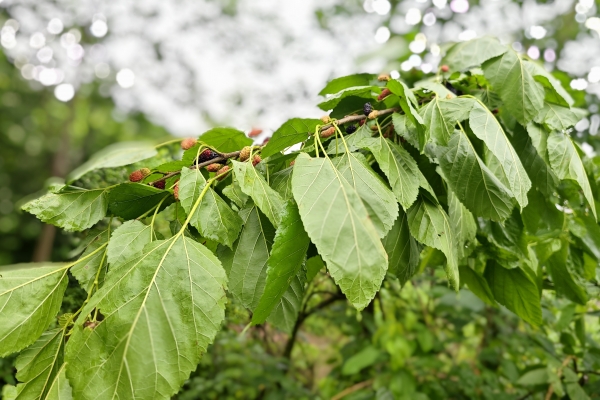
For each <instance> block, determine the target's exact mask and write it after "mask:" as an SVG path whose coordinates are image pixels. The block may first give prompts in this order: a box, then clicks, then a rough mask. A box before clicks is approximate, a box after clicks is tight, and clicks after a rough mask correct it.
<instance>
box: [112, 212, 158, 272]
mask: <svg viewBox="0 0 600 400" xmlns="http://www.w3.org/2000/svg"><path fill="white" fill-rule="evenodd" d="M151 241H152V228H151V227H150V226H149V225H144V224H143V223H141V222H140V221H136V220H133V221H127V222H125V223H124V224H123V225H121V226H119V227H118V228H117V229H115V231H114V232H113V233H112V235H111V237H110V241H109V242H108V249H107V258H108V262H109V263H110V264H111V266H115V265H119V264H123V263H124V262H126V261H127V260H130V259H132V258H134V257H137V256H138V255H139V254H140V253H141V252H142V250H143V249H144V246H146V245H147V244H148V243H150V242H151Z"/></svg>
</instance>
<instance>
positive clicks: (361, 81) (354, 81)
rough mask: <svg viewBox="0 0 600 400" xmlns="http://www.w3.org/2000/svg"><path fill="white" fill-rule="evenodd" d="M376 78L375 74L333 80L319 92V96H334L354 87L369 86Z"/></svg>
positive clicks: (355, 75)
mask: <svg viewBox="0 0 600 400" xmlns="http://www.w3.org/2000/svg"><path fill="white" fill-rule="evenodd" d="M375 77H376V75H374V74H354V75H348V76H342V77H339V78H335V79H332V80H331V81H329V82H327V85H326V86H325V87H324V88H323V89H322V90H321V91H320V92H319V96H325V95H326V94H334V93H337V92H339V91H341V90H344V89H348V88H350V87H354V86H367V85H369V84H370V83H371V81H372V80H373V79H375Z"/></svg>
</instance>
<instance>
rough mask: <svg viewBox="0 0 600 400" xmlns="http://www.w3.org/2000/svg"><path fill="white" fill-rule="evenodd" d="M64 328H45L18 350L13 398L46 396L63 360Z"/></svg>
mask: <svg viewBox="0 0 600 400" xmlns="http://www.w3.org/2000/svg"><path fill="white" fill-rule="evenodd" d="M64 336H65V331H64V330H63V329H53V330H49V331H46V332H44V333H43V334H42V336H41V337H40V338H39V339H38V340H37V341H36V342H35V343H34V344H33V345H31V346H29V347H28V348H27V349H25V350H24V351H22V352H21V354H20V355H19V357H18V358H17V360H16V362H15V368H16V369H17V379H18V380H19V381H20V382H23V383H19V384H18V385H17V388H16V393H17V395H16V396H15V399H48V398H49V397H50V394H49V391H50V390H51V387H52V386H53V384H54V382H55V381H56V380H57V379H58V374H59V372H60V368H61V364H62V362H63V348H64V346H63V340H64Z"/></svg>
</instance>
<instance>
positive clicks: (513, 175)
mask: <svg viewBox="0 0 600 400" xmlns="http://www.w3.org/2000/svg"><path fill="white" fill-rule="evenodd" d="M469 126H470V127H471V129H472V130H473V133H474V134H475V136H477V137H478V138H479V139H481V140H483V142H484V143H485V144H486V146H487V148H488V149H489V150H490V151H491V152H492V154H493V155H494V156H496V158H497V159H498V161H499V162H500V165H501V166H502V170H503V171H504V175H505V176H506V179H507V180H508V183H509V188H510V190H511V191H512V194H513V195H514V197H515V198H516V199H517V202H518V203H519V205H520V206H521V209H523V208H525V207H526V206H527V192H528V191H529V189H531V181H530V180H529V177H528V176H527V173H526V172H525V168H523V164H521V160H520V159H519V156H518V155H517V152H516V151H515V149H514V148H513V147H512V145H511V144H510V142H509V140H508V137H507V136H506V134H505V133H504V130H502V126H500V123H499V122H498V120H496V118H495V117H494V114H492V113H491V112H490V110H488V109H487V108H486V107H485V106H484V105H483V104H481V103H479V102H476V103H475V104H474V105H473V108H472V109H471V113H470V114H469Z"/></svg>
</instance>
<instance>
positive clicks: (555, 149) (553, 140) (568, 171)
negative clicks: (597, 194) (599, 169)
mask: <svg viewBox="0 0 600 400" xmlns="http://www.w3.org/2000/svg"><path fill="white" fill-rule="evenodd" d="M548 158H549V159H550V166H551V167H552V170H554V172H555V173H556V175H557V176H558V177H559V178H560V179H572V180H574V181H576V182H577V183H578V184H579V187H580V188H581V190H583V195H584V196H585V198H586V200H587V201H588V204H589V205H590V208H591V209H592V213H593V214H594V217H595V218H596V219H598V216H597V215H596V206H595V203H594V195H593V194H592V188H591V187H590V182H589V180H588V177H587V174H586V172H585V168H584V167H583V162H582V161H581V157H580V156H579V152H578V151H577V148H576V147H575V143H573V140H572V139H571V137H570V136H569V135H567V134H564V133H562V132H553V133H551V134H550V136H549V137H548Z"/></svg>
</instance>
